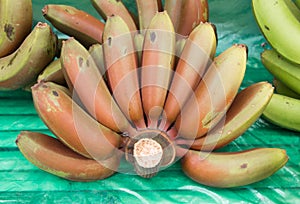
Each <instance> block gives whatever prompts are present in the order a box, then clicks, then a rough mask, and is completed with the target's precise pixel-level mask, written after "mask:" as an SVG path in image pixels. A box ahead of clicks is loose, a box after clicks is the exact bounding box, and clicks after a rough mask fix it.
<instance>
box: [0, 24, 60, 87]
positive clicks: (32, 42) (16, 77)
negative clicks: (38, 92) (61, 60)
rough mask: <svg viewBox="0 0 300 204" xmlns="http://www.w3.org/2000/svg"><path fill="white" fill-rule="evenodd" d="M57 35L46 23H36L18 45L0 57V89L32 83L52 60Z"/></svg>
mask: <svg viewBox="0 0 300 204" xmlns="http://www.w3.org/2000/svg"><path fill="white" fill-rule="evenodd" d="M56 44H57V37H56V36H55V34H54V33H53V32H52V29H51V27H50V26H49V25H48V24H46V23H38V24H37V25H36V26H35V27H34V29H33V30H32V32H31V33H30V34H29V35H28V36H27V37H26V39H25V40H24V41H23V43H22V44H21V45H20V47H19V48H18V49H17V50H16V51H15V52H14V53H12V54H10V55H8V56H6V57H3V58H1V59H0V90H13V89H19V88H23V87H25V86H26V85H28V84H31V83H33V82H34V81H35V80H36V78H37V76H38V75H39V73H40V72H41V71H42V70H43V69H44V68H45V67H46V66H47V65H48V64H49V63H50V62H51V61H52V60H53V58H54V56H55V52H56Z"/></svg>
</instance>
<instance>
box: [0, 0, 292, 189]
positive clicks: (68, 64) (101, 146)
mask: <svg viewBox="0 0 300 204" xmlns="http://www.w3.org/2000/svg"><path fill="white" fill-rule="evenodd" d="M92 3H93V5H94V7H95V8H96V9H97V10H98V12H99V13H100V14H101V15H102V16H103V18H104V19H105V24H104V23H102V22H101V21H99V20H98V19H94V18H92V17H91V16H90V15H89V14H88V13H85V12H83V11H80V10H78V9H75V8H73V7H69V6H67V5H46V6H45V8H44V14H45V18H47V19H49V20H50V21H51V22H52V24H53V26H55V27H57V28H58V29H61V31H62V32H65V33H66V34H68V35H70V38H69V39H67V40H64V41H63V43H62V47H61V53H60V55H57V56H59V59H57V60H56V61H54V62H53V63H59V62H60V64H58V65H60V66H55V67H56V68H55V69H54V68H51V66H52V64H51V66H50V65H49V67H50V68H51V69H50V68H48V67H47V69H45V71H44V72H43V74H41V75H40V79H39V80H38V82H37V83H36V84H35V85H34V86H33V87H32V96H33V101H34V105H35V108H36V110H37V113H38V114H39V116H40V118H41V119H42V120H43V122H44V123H45V124H46V125H47V127H48V128H49V130H50V131H51V132H52V133H53V135H55V137H56V138H57V139H55V138H53V137H49V136H47V135H43V134H40V133H31V132H21V133H20V135H19V136H18V139H17V145H18V147H19V149H20V151H21V152H22V153H23V155H24V156H25V157H26V158H27V159H28V160H29V161H31V162H32V163H33V164H34V165H36V166H38V167H39V168H41V169H42V170H45V171H47V172H49V173H51V174H54V175H56V176H59V177H62V178H65V179H69V180H77V181H92V180H99V179H104V178H107V177H109V176H110V175H112V174H113V173H115V172H117V171H118V170H119V169H118V168H119V164H120V159H121V157H122V156H124V157H125V160H123V161H124V162H129V163H130V164H131V167H132V168H131V169H129V168H128V169H127V171H134V172H135V173H136V174H138V175H140V176H142V177H144V178H151V177H153V176H155V175H156V174H157V173H158V172H159V171H160V170H161V169H164V168H167V167H169V166H170V165H172V164H173V163H174V162H176V161H177V160H179V159H181V162H182V170H183V171H184V172H185V173H186V175H187V176H189V177H190V178H192V179H193V180H195V181H197V182H199V183H201V184H205V185H209V186H214V187H220V188H228V187H234V186H240V185H248V184H251V183H253V182H257V181H260V180H263V179H265V178H266V177H268V176H271V175H272V174H273V173H275V172H276V171H277V170H279V169H280V168H281V167H282V166H283V165H285V163H286V162H287V160H288V157H287V155H286V152H285V151H284V150H282V149H278V148H260V149H251V150H247V151H242V152H234V153H215V152H211V151H213V150H215V149H217V148H220V147H223V146H225V145H227V144H228V143H229V142H231V141H232V140H234V139H235V138H237V137H238V136H240V135H242V134H243V132H245V131H246V130H247V128H248V127H250V126H251V125H252V124H253V123H254V122H255V121H256V119H257V118H258V117H259V116H260V115H261V113H262V111H263V110H264V109H265V107H266V105H267V103H268V102H269V101H270V100H271V99H270V98H271V96H272V95H273V87H272V86H271V85H270V84H269V83H267V82H261V83H257V84H254V85H252V86H249V87H247V88H246V89H244V90H242V91H241V92H238V90H239V88H240V85H241V82H242V80H243V77H244V74H245V69H246V61H247V54H248V53H247V46H246V45H243V44H234V45H232V46H231V47H229V48H228V49H226V50H225V51H224V52H222V53H221V54H220V55H218V56H215V53H216V46H217V35H216V29H215V27H214V25H213V24H212V23H208V22H206V21H207V20H208V4H207V1H206V0H191V1H179V0H177V1H176V2H175V1H171V0H166V4H165V11H161V10H162V6H161V1H160V0H151V1H150V0H149V1H148V0H147V1H145V0H143V1H141V0H136V3H137V9H138V15H139V24H138V25H137V24H134V22H133V18H132V17H131V16H130V12H129V11H128V10H127V8H126V7H125V6H124V5H123V4H122V3H121V2H120V1H115V0H93V1H92ZM101 5H103V6H102V7H101ZM110 6H111V7H110ZM172 9H174V11H178V12H173V11H172ZM79 24H80V26H78V25H79ZM176 33H179V34H181V35H184V37H182V36H181V38H177V39H176V37H177V36H176ZM45 36H46V35H44V36H42V38H43V40H45V38H46V37H45ZM49 39H52V38H51V37H49ZM49 39H48V41H50V40H49ZM176 40H177V41H176ZM51 42H53V44H55V43H54V42H55V40H53V41H51ZM176 43H177V46H176ZM26 44H27V45H26V46H25V48H26V49H27V48H28V47H30V46H29V45H28V44H32V46H33V47H36V46H38V45H39V43H38V42H37V41H32V40H31V41H29V43H28V42H27V43H26ZM90 45H92V46H90ZM27 46H28V47H27ZM28 49H29V48H28ZM197 49H202V52H203V55H205V56H202V55H201V56H199V54H197V53H196V51H195V50H197ZM19 53H21V51H19ZM19 53H18V55H17V56H15V58H13V57H12V58H13V59H14V60H16V59H17V58H18V56H19ZM51 53H52V52H51ZM53 53H54V54H55V52H53ZM176 53H180V55H179V54H178V55H179V56H178V57H179V58H178V59H177V61H176V58H175V55H176ZM28 55H29V54H28V53H25V54H24V55H22V57H23V58H24V56H25V59H26V60H27V59H28V58H27V57H29V59H36V57H32V56H28ZM195 55H196V57H195ZM20 56H21V55H20ZM51 56H52V55H51ZM53 56H54V55H53ZM23 58H22V59H23ZM18 59H19V58H18ZM1 60H2V59H0V64H1V62H2V61H1ZM10 60H11V59H7V60H5V62H6V63H7V62H8V61H10ZM56 65H57V64H56ZM53 66H54V65H53ZM140 66H141V67H140ZM0 69H1V66H0ZM52 69H53V70H54V71H53V70H52ZM49 70H50V71H49ZM0 72H1V70H0ZM55 73H60V74H61V73H63V76H64V78H65V81H66V82H67V84H68V86H69V89H67V88H65V87H63V86H61V85H58V84H57V82H53V81H54V80H55V79H54V78H51V79H49V80H48V79H47V77H49V76H54V75H55ZM0 76H2V75H0ZM55 76H56V75H55ZM178 78H181V82H182V83H181V82H180V80H179V79H178ZM0 79H2V78H0ZM0 83H1V81H0ZM183 84H187V85H188V86H189V89H190V90H188V89H187V88H185V87H186V86H184V85H183ZM71 91H73V93H72V92H71ZM172 94H173V95H174V96H175V97H173V98H172ZM76 97H78V98H79V99H80V100H79V101H80V102H81V106H80V105H79V102H78V101H77V100H76ZM275 97H276V96H275ZM178 99H179V101H178ZM176 103H181V105H180V106H178V104H176ZM170 104H171V105H170ZM174 104H175V105H174ZM222 131H224V132H222ZM191 149H193V150H191ZM202 151H207V152H202ZM126 173H128V172H126Z"/></svg>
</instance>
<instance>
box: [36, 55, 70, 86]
mask: <svg viewBox="0 0 300 204" xmlns="http://www.w3.org/2000/svg"><path fill="white" fill-rule="evenodd" d="M37 81H45V82H47V81H51V82H54V83H56V84H60V85H65V84H66V81H65V78H64V73H63V71H62V67H61V63H60V59H59V58H58V59H55V60H53V61H52V62H51V63H50V64H49V65H48V66H47V67H46V68H45V69H44V70H43V72H42V73H40V74H39V76H38V78H37Z"/></svg>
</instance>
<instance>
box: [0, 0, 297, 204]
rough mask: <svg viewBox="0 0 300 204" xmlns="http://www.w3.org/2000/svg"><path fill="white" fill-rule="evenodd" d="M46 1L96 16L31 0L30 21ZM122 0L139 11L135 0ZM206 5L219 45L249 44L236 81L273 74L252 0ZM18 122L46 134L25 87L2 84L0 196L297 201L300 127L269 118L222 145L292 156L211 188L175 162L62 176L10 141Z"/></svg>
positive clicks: (82, 4)
mask: <svg viewBox="0 0 300 204" xmlns="http://www.w3.org/2000/svg"><path fill="white" fill-rule="evenodd" d="M50 3H54V4H68V5H72V6H75V7H77V8H80V9H83V10H85V11H88V12H89V13H90V14H92V15H94V16H95V17H97V18H100V16H99V15H98V14H97V12H96V11H95V10H94V8H93V7H92V5H91V3H90V1H89V0H81V1H76V0H44V1H38V0H33V7H34V23H35V24H36V23H37V22H38V21H43V22H45V21H46V20H45V19H44V18H43V16H42V13H41V9H42V7H43V6H44V5H46V4H50ZM125 3H126V5H127V6H128V8H129V9H130V10H131V11H133V12H136V11H135V9H136V8H135V5H134V1H133V0H127V1H125ZM209 8H210V21H211V22H212V23H214V24H215V25H216V27H217V32H218V39H219V41H218V49H217V53H220V52H221V51H223V50H225V49H226V48H228V47H230V46H231V45H232V44H234V43H244V44H247V45H248V48H249V58H248V64H247V71H246V76H245V78H244V80H243V83H242V86H241V88H245V87H246V86H249V85H251V84H253V83H255V82H259V81H269V82H272V79H273V77H272V76H271V75H270V73H268V72H267V71H266V69H265V68H264V67H263V65H262V64H261V62H260V53H261V52H262V51H263V49H264V47H263V46H262V45H263V44H264V43H265V42H266V40H265V39H264V37H263V36H262V34H261V33H260V31H259V28H258V26H257V24H256V22H255V19H254V17H253V14H252V8H251V0H242V1H241V0H227V1H224V0H209ZM56 32H57V31H56ZM57 33H59V32H57ZM299 117H300V116H299ZM21 130H31V131H39V132H44V133H48V134H51V133H50V131H49V130H48V129H47V127H46V126H45V125H44V124H43V122H42V121H41V120H40V118H39V117H38V115H37V113H36V111H35V109H34V106H33V103H32V98H31V94H30V93H29V92H26V91H22V90H17V91H9V92H0V203H157V202H159V203H299V202H300V168H299V167H300V134H299V133H297V132H293V131H289V130H284V129H281V128H279V127H277V126H274V125H272V124H270V123H268V122H267V121H265V120H264V119H263V118H260V119H259V120H258V121H257V122H256V123H255V124H253V125H252V126H251V128H249V130H248V131H247V132H245V133H244V134H243V135H242V136H241V137H239V138H238V139H236V140H235V141H233V142H232V143H231V144H229V145H228V146H226V147H224V148H222V149H221V150H220V151H238V150H245V149H250V148H254V147H278V148H283V149H285V150H286V151H287V154H288V156H289V158H290V160H289V161H288V163H287V164H286V166H285V167H283V168H282V169H280V170H279V171H278V172H276V173H275V174H274V175H272V176H271V177H269V178H267V179H265V180H263V181H260V182H257V183H254V184H251V185H247V186H242V187H237V188H230V189H218V188H211V187H207V186H204V185H201V184H198V183H196V182H194V181H192V180H191V179H189V178H188V177H187V176H185V174H184V173H183V172H182V171H181V168H180V163H179V162H177V163H175V164H174V165H172V166H171V167H169V168H167V169H165V170H163V171H161V172H159V173H158V175H157V176H155V177H154V178H151V179H143V178H140V177H139V176H135V175H126V174H120V173H117V174H115V175H113V176H112V177H110V178H108V179H105V180H102V181H96V182H88V183H83V182H72V181H67V180H64V179H61V178H58V177H55V176H53V175H51V174H48V173H46V172H44V171H42V170H40V169H38V168H37V167H35V166H33V165H32V164H31V163H29V162H28V161H27V160H26V159H25V158H24V157H23V155H22V154H21V153H20V152H19V150H18V148H17V147H16V145H15V139H16V137H17V135H18V134H19V132H20V131H21Z"/></svg>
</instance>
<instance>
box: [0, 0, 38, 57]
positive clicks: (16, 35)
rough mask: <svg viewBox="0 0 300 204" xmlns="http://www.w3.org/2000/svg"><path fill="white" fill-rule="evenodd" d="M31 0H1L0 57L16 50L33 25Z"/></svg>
mask: <svg viewBox="0 0 300 204" xmlns="http://www.w3.org/2000/svg"><path fill="white" fill-rule="evenodd" d="M32 20H33V19H32V2H31V0H0V57H4V56H6V55H9V54H11V53H12V52H14V51H15V50H16V49H17V48H18V47H19V46H20V45H21V43H22V42H23V40H24V39H25V38H26V37H27V35H28V34H29V33H30V31H31V26H32Z"/></svg>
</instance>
